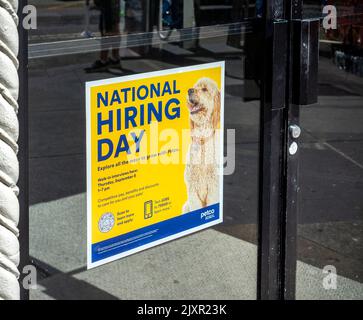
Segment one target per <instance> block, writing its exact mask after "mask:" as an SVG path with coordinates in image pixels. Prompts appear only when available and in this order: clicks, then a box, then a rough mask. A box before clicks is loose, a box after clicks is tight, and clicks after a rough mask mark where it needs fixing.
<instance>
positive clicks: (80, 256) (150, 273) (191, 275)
mask: <svg viewBox="0 0 363 320" xmlns="http://www.w3.org/2000/svg"><path fill="white" fill-rule="evenodd" d="M84 206H85V195H84V194H82V195H76V196H72V197H69V198H65V199H60V200H56V201H53V202H50V203H43V204H38V205H35V206H33V207H32V208H31V216H32V219H31V229H30V235H31V248H32V252H31V254H32V255H33V256H34V257H35V258H36V259H37V260H41V261H44V260H46V261H47V262H48V263H49V264H50V265H51V266H57V268H59V269H60V270H57V271H56V270H54V269H52V268H51V267H50V268H47V266H45V265H43V266H42V268H43V271H44V272H46V273H48V274H47V275H48V276H49V277H48V278H46V279H44V280H41V281H40V282H39V289H38V290H36V291H32V292H31V298H32V299H255V298H256V279H257V277H256V272H257V247H256V246H255V245H253V244H250V243H248V242H245V241H243V240H240V239H237V238H235V237H232V236H229V235H226V234H224V233H221V232H218V231H216V230H212V229H209V230H206V231H202V232H199V233H197V234H194V235H191V236H188V237H185V238H182V239H179V240H176V241H173V242H171V243H167V244H164V245H161V246H158V247H155V248H152V249H149V250H147V251H144V252H141V253H138V254H136V255H133V256H130V257H127V258H124V259H121V260H119V261H116V262H113V263H110V264H107V265H104V266H102V267H98V268H96V269H93V270H90V271H86V270H85V269H84V266H85V264H86V256H85V253H86V247H85V246H86V230H85V226H86V220H85V216H84V215H82V216H80V215H79V208H82V207H84ZM50 224H51V225H52V227H49V228H47V225H50ZM39 225H43V226H44V228H43V231H42V233H39ZM44 239H48V241H47V242H44ZM226 248H228V250H226ZM70 259H71V260H70ZM297 269H298V270H297V298H298V299H362V298H363V284H361V283H358V282H355V281H352V280H349V279H347V278H344V277H340V276H338V280H337V289H336V290H325V289H324V288H323V277H324V274H323V273H322V270H321V269H318V268H316V267H313V266H310V265H308V264H305V263H302V262H298V268H297ZM58 271H62V272H64V274H62V273H58Z"/></svg>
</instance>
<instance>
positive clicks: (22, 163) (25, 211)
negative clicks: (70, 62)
mask: <svg viewBox="0 0 363 320" xmlns="http://www.w3.org/2000/svg"><path fill="white" fill-rule="evenodd" d="M26 5H27V0H20V1H19V10H18V16H19V27H18V32H19V56H18V59H19V70H18V73H19V83H20V86H19V99H18V102H19V114H18V119H19V140H18V144H19V153H18V159H19V169H20V170H19V181H18V186H19V189H20V193H19V204H20V220H19V230H20V235H19V242H20V265H19V271H20V273H21V276H20V279H19V281H20V298H21V299H22V300H28V299H29V291H28V290H26V289H25V288H24V287H23V285H22V280H23V277H24V274H23V273H22V270H23V268H24V266H26V265H29V264H30V259H29V192H28V176H29V174H28V171H29V169H28V168H29V166H28V159H29V157H28V155H29V151H28V148H29V142H28V136H29V135H28V32H27V30H26V29H24V28H23V25H22V17H23V14H22V12H23V8H24V7H25V6H26Z"/></svg>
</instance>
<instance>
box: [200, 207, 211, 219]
mask: <svg viewBox="0 0 363 320" xmlns="http://www.w3.org/2000/svg"><path fill="white" fill-rule="evenodd" d="M212 218H214V209H211V210H207V211H204V212H202V213H201V214H200V219H204V220H209V219H212Z"/></svg>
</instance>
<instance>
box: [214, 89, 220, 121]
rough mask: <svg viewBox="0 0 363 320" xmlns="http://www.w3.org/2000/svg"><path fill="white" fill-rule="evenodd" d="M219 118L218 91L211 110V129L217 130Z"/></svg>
mask: <svg viewBox="0 0 363 320" xmlns="http://www.w3.org/2000/svg"><path fill="white" fill-rule="evenodd" d="M220 116H221V93H220V91H219V90H218V91H217V93H216V94H215V96H214V109H213V114H212V124H213V128H218V123H219V121H220Z"/></svg>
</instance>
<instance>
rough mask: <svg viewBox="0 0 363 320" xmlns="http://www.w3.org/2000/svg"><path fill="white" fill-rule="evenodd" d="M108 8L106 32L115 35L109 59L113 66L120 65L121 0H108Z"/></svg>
mask: <svg viewBox="0 0 363 320" xmlns="http://www.w3.org/2000/svg"><path fill="white" fill-rule="evenodd" d="M107 3H108V4H107V8H106V16H107V23H106V32H107V34H108V35H110V36H115V38H114V39H113V41H112V42H113V43H112V48H111V57H110V59H109V62H110V65H112V66H113V67H120V66H121V65H120V63H121V58H120V43H119V37H118V36H120V10H121V8H120V1H119V0H109V1H107Z"/></svg>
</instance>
